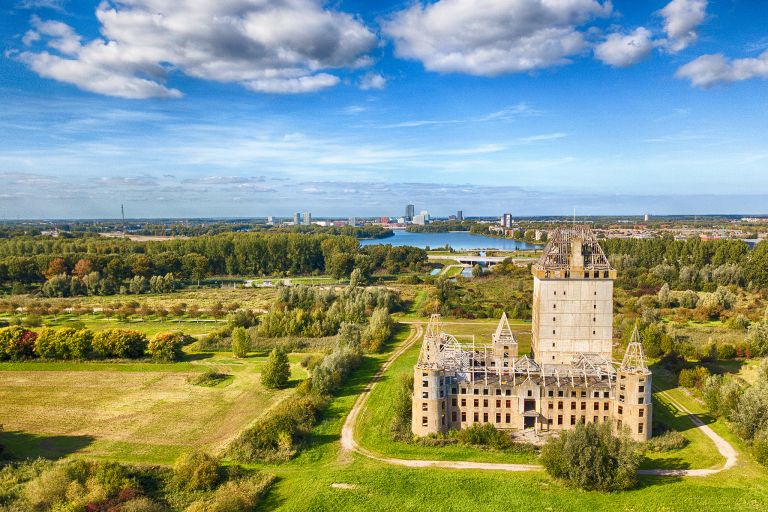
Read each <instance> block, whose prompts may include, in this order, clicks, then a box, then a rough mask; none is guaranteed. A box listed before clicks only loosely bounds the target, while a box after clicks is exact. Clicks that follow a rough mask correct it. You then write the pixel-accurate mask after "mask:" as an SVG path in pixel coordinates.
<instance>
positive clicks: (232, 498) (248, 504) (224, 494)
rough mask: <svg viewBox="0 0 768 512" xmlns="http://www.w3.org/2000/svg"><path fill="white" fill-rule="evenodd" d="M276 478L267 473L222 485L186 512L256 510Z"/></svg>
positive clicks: (239, 511)
mask: <svg viewBox="0 0 768 512" xmlns="http://www.w3.org/2000/svg"><path fill="white" fill-rule="evenodd" d="M274 481H275V477H274V476H272V475H268V474H265V473H258V474H256V475H253V476H250V477H247V478H242V479H240V480H233V481H229V482H226V483H224V484H222V485H221V487H219V488H218V489H216V491H215V492H214V493H213V495H211V496H210V497H208V498H203V499H200V500H198V501H195V502H194V503H192V505H190V506H189V507H188V508H187V510H186V512H241V511H244V510H256V508H257V505H258V504H259V501H260V500H261V498H262V497H263V496H264V495H265V494H266V493H267V491H268V490H269V488H270V486H271V485H272V483H273V482H274Z"/></svg>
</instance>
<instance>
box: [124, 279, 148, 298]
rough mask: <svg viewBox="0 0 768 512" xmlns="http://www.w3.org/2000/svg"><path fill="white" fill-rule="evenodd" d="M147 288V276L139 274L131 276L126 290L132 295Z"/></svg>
mask: <svg viewBox="0 0 768 512" xmlns="http://www.w3.org/2000/svg"><path fill="white" fill-rule="evenodd" d="M146 290H147V278H145V277H144V276H141V275H136V276H133V279H131V281H130V282H129V283H128V291H130V292H131V293H133V294H134V295H138V294H141V293H144V292H145V291H146Z"/></svg>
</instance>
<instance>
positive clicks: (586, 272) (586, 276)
mask: <svg viewBox="0 0 768 512" xmlns="http://www.w3.org/2000/svg"><path fill="white" fill-rule="evenodd" d="M584 278H585V279H587V278H589V271H587V270H585V271H584Z"/></svg>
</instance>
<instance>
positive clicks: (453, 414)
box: [451, 411, 456, 423]
mask: <svg viewBox="0 0 768 512" xmlns="http://www.w3.org/2000/svg"><path fill="white" fill-rule="evenodd" d="M451 421H452V422H453V423H456V411H453V412H452V413H451Z"/></svg>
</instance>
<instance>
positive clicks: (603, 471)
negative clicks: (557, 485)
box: [541, 423, 640, 491]
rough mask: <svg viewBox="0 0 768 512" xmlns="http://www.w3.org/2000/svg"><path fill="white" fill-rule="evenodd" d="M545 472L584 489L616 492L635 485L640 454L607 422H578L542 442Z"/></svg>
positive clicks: (625, 437)
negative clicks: (570, 428) (571, 427)
mask: <svg viewBox="0 0 768 512" xmlns="http://www.w3.org/2000/svg"><path fill="white" fill-rule="evenodd" d="M541 461H542V463H543V464H544V467H545V469H546V470H547V472H548V473H549V474H550V475H552V476H553V477H555V478H558V479H561V480H564V481H565V482H567V483H568V484H570V485H573V486H574V487H579V488H581V489H585V490H598V491H617V490H625V489H631V488H633V487H634V486H635V485H636V484H637V468H638V466H639V464H640V457H639V454H638V452H637V449H636V445H635V443H633V442H632V441H631V440H630V439H629V438H628V437H627V436H626V435H621V436H614V435H613V433H612V432H611V424H610V423H602V424H596V423H588V424H586V425H585V424H583V423H578V424H577V425H576V428H574V429H573V430H566V431H563V432H561V433H560V435H559V436H558V437H556V438H552V439H550V440H549V441H547V443H546V444H545V445H544V448H543V449H542V452H541Z"/></svg>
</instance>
